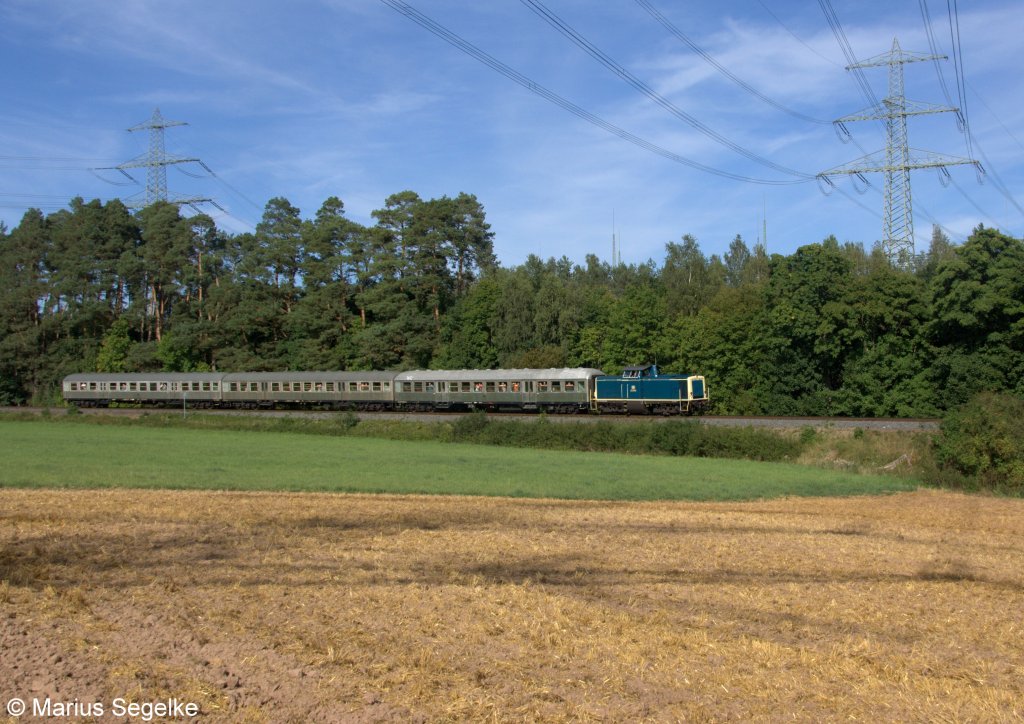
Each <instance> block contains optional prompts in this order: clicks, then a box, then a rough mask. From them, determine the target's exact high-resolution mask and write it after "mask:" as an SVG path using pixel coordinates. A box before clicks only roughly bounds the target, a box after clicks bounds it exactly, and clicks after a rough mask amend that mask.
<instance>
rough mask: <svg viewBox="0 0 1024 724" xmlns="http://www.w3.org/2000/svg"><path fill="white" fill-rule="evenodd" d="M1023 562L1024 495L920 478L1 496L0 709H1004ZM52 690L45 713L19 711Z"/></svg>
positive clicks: (604, 713)
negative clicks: (620, 487)
mask: <svg viewBox="0 0 1024 724" xmlns="http://www.w3.org/2000/svg"><path fill="white" fill-rule="evenodd" d="M1022 560H1024V501H1021V500H1007V499H999V498H987V497H972V496H964V495H957V494H952V493H945V492H934V491H921V492H916V493H909V494H902V495H893V496H884V497H874V498H847V499H788V500H779V501H761V502H750V503H721V504H713V503H700V504H695V503H586V502H564V501H538V500H512V499H491V498H464V497H462V498H459V497H416V496H360V495H316V494H252V493H215V492H214V493H203V492H169V491H125V490H103V491H61V490H57V491H54V490H50V491H30V490H9V489H8V490H0V652H2V656H0V706H2V705H3V704H4V703H5V702H8V701H9V700H11V699H13V698H18V699H21V700H22V701H24V702H26V704H27V706H28V713H27V714H26V715H23V716H21V717H20V718H17V719H15V718H14V717H12V719H11V720H12V721H15V720H17V721H37V720H59V719H58V718H57V717H53V716H52V714H53V712H54V711H58V709H56V708H55V707H66V708H65V709H63V711H64V712H70V713H71V714H74V715H76V716H74V717H71V720H75V721H83V720H84V721H88V720H98V721H116V720H122V721H123V720H128V719H129V717H128V716H121V715H119V713H118V712H119V711H120V710H119V709H118V710H115V702H120V706H121V707H122V709H123V708H124V707H126V706H127V704H128V703H134V704H136V705H137V706H142V705H147V706H149V707H154V706H156V705H157V703H161V704H163V705H167V706H173V705H174V704H177V705H178V706H182V705H184V704H194V705H195V706H196V707H197V709H198V711H199V714H198V715H196V716H194V717H189V716H187V715H186V716H184V717H174V716H167V715H164V716H152V717H151V718H152V719H153V720H166V719H168V718H182V719H189V718H191V719H195V720H198V721H204V722H221V721H225V722H236V721H240V722H310V721H322V722H391V721H395V722H398V721H401V722H407V721H444V720H453V721H465V720H472V721H477V720H483V719H489V720H495V721H524V720H527V721H570V720H572V721H578V720H601V721H645V720H646V721H678V720H698V721H702V720H715V721H719V720H744V721H746V720H752V719H753V720H768V721H777V720H784V719H797V720H804V721H806V720H839V719H856V720H872V721H878V720H884V721H945V720H955V721H961V720H975V721H1014V720H1020V719H1021V718H1024V624H1022V618H1021V611H1022V610H1024V567H1022V566H1021V561H1022ZM47 700H49V702H50V704H49V706H50V713H51V718H50V719H47V718H46V717H44V716H39V715H38V712H37V714H36V715H34V714H33V706H36V707H37V709H38V707H40V706H45V702H46V701H47ZM168 702H170V704H168ZM97 706H98V707H101V708H102V714H99V712H98V711H97V710H96V708H95V707H97ZM140 712H141V713H140ZM83 713H84V716H77V714H83ZM171 713H172V714H173V713H174V710H173V709H172V710H171ZM145 714H146V712H145V710H139V711H136V712H135V715H134V716H131V717H130V718H131V720H133V721H143V720H145ZM3 716H5V714H4V713H2V710H0V717H3ZM63 719H64V720H68V719H69V717H63Z"/></svg>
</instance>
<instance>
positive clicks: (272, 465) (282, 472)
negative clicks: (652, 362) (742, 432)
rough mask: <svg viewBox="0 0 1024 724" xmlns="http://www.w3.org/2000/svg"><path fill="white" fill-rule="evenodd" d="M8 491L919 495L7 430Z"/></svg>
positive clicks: (337, 448)
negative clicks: (58, 488) (103, 489)
mask: <svg viewBox="0 0 1024 724" xmlns="http://www.w3.org/2000/svg"><path fill="white" fill-rule="evenodd" d="M0 459H2V460H3V461H4V465H3V469H2V470H0V485H2V486H8V487H87V488H95V487H132V488H182V489H208V490H274V491H332V492H367V493H428V494H458V495H492V496H511V497H531V498H566V499H593V500H742V499H756V498H774V497H780V496H788V495H814V496H824V495H861V494H878V493H886V492H895V491H902V490H910V489H913V488H914V487H916V485H915V484H914V483H912V482H908V481H902V480H898V479H895V478H891V477H886V476H875V475H858V474H855V473H852V472H846V471H837V470H821V469H815V468H808V467H804V466H799V465H795V464H787V463H765V462H754V461H749V460H708V459H699V458H690V457H664V456H649V457H648V456H635V455H622V454H616V453H608V454H601V455H594V454H588V453H584V452H572V451H551V450H529V449H521V448H500V447H490V446H481V445H466V444H460V443H450V444H444V445H441V444H438V443H436V442H434V441H415V440H405V441H394V440H382V439H371V438H361V437H351V436H343V437H324V436H315V435H296V434H289V433H283V432H265V433H262V434H259V435H254V434H251V432H247V431H236V430H219V429H208V430H200V429H178V428H172V427H164V428H153V427H140V426H138V425H131V426H129V425H82V424H62V423H56V422H54V421H53V420H49V421H47V420H32V421H12V420H9V419H8V420H0Z"/></svg>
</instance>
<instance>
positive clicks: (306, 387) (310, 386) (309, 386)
mask: <svg viewBox="0 0 1024 724" xmlns="http://www.w3.org/2000/svg"><path fill="white" fill-rule="evenodd" d="M312 389H313V383H312V382H306V383H305V384H303V385H302V391H303V392H309V391H310V390H312Z"/></svg>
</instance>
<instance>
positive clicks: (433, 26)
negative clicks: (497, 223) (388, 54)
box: [380, 0, 813, 186]
mask: <svg viewBox="0 0 1024 724" xmlns="http://www.w3.org/2000/svg"><path fill="white" fill-rule="evenodd" d="M380 1H381V2H382V3H384V4H385V5H387V6H388V7H390V8H391V9H392V10H395V11H396V12H398V13H400V14H402V15H404V16H406V17H407V18H409V19H410V20H412V21H413V22H415V23H416V24H417V25H419V26H420V27H422V28H424V29H425V30H427V31H429V32H431V33H433V34H434V35H436V36H437V37H439V38H441V39H442V40H444V41H445V42H446V43H448V44H449V45H451V46H453V47H454V48H457V49H458V50H460V51H462V52H463V53H465V54H466V55H468V56H470V57H471V58H474V59H476V60H477V61H479V62H481V63H483V64H484V65H486V66H487V67H489V68H491V69H492V70H494V71H495V72H497V73H500V74H501V75H503V76H505V77H506V78H508V79H509V80H511V81H513V82H514V83H517V84H519V85H520V86H522V87H523V88H525V89H527V90H528V91H530V92H531V93H534V94H536V95H538V96H540V97H541V98H543V99H544V100H546V101H548V102H550V103H553V104H554V105H556V106H558V107H559V108H561V109H563V110H565V111H568V112H569V113H572V114H573V115H575V116H576V117H577V118H580V119H582V120H584V121H586V122H587V123H590V124H592V125H594V126H597V127H598V128H601V129H602V130H604V131H607V132H608V133H611V134H613V135H615V136H618V137H619V138H621V139H623V140H624V141H628V142H629V143H632V144H633V145H635V146H638V147H640V148H643V149H644V150H646V151H650V152H651V153H655V154H657V155H659V156H661V157H663V158H667V159H668V160H670V161H674V162H676V163H679V164H682V165H684V166H688V167H690V168H693V169H696V170H698V171H703V172H705V173H709V174H713V175H715V176H720V177H722V178H728V179H733V180H734V181H743V182H745V183H756V184H766V185H769V186H788V185H792V184H798V183H805V182H806V181H809V180H810V179H809V178H802V179H799V180H796V181H793V180H771V179H758V178H752V177H750V176H742V175H740V174H735V173H731V172H729V171H723V170H721V169H717V168H714V167H712V166H707V165H705V164H702V163H699V162H698V161H694V160H693V159H690V158H687V157H685V156H681V155H679V154H677V153H674V152H672V151H669V150H668V149H665V148H663V147H661V146H659V145H657V144H655V143H652V142H650V141H647V140H645V139H643V138H641V137H639V136H637V135H635V134H633V133H630V132H629V131H626V130H624V129H622V128H620V127H619V126H616V125H615V124H613V123H610V122H609V121H606V120H604V119H603V118H601V117H600V116H597V115H595V114H593V113H591V112H590V111H588V110H586V109H584V108H581V107H580V106H578V105H576V104H575V103H573V102H571V101H569V100H567V99H566V98H564V97H562V96H560V95H559V94H557V93H555V92H554V91H551V90H548V89H547V88H545V87H544V86H542V85H540V84H539V83H536V82H534V81H533V80H531V79H530V78H528V77H527V76H525V75H523V74H522V73H520V72H518V71H516V70H514V69H512V68H510V67H509V66H508V65H506V64H505V63H502V62H501V61H500V60H497V59H496V58H494V57H493V56H491V55H489V54H488V53H486V52H484V51H483V50H481V49H480V48H478V47H476V46H475V45H473V44H472V43H470V42H469V41H467V40H465V39H463V38H462V37H460V36H458V35H456V34H455V33H453V32H452V31H450V30H448V29H447V28H445V27H444V26H443V25H440V24H439V23H437V22H435V21H434V20H432V19H430V18H429V17H427V16H426V15H424V14H423V13H421V12H419V11H418V10H416V9H415V8H413V7H412V6H410V5H409V4H407V3H404V2H401V0H380ZM811 178H813V177H811Z"/></svg>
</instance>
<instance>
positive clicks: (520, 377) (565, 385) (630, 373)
mask: <svg viewBox="0 0 1024 724" xmlns="http://www.w3.org/2000/svg"><path fill="white" fill-rule="evenodd" d="M63 394H64V399H65V400H66V401H67V402H68V403H70V404H73V405H77V406H80V407H107V406H109V405H110V404H112V403H118V404H135V405H157V406H160V405H162V406H176V407H182V406H191V407H200V408H213V407H217V408H242V409H259V408H276V407H294V408H302V407H308V408H321V409H333V410H365V411H388V410H392V411H403V410H405V411H410V412H434V411H441V410H474V409H483V410H491V411H502V410H508V411H544V412H551V413H583V412H594V413H604V412H619V413H627V414H651V413H657V414H665V415H668V414H676V415H678V414H691V413H694V412H697V411H699V410H701V409H702V408H703V407H704V406H706V405H707V403H708V386H707V383H706V381H705V379H704V377H702V376H700V375H667V374H661V373H660V372H659V371H658V368H657V366H656V365H650V364H648V365H638V366H635V367H627V368H626V369H625V370H624V371H623V373H622V374H621V375H606V374H604V373H603V372H602V371H601V370H598V369H592V368H587V367H576V368H556V369H507V370H413V371H409V372H230V373H224V372H195V373H183V372H134V373H95V374H89V373H80V374H73V375H69V376H67V377H65V378H64V383H63Z"/></svg>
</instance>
